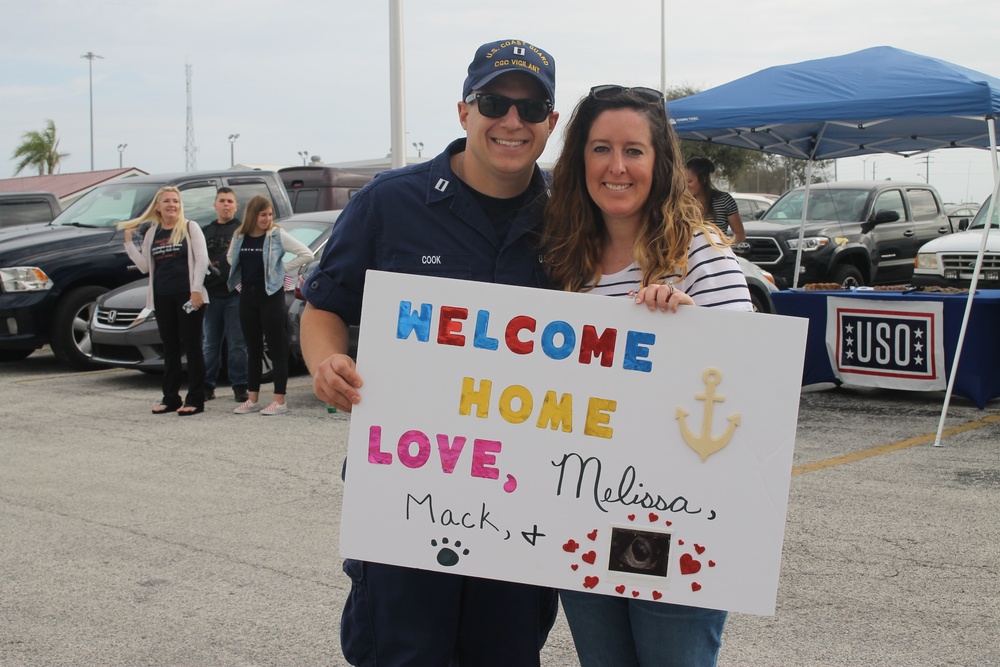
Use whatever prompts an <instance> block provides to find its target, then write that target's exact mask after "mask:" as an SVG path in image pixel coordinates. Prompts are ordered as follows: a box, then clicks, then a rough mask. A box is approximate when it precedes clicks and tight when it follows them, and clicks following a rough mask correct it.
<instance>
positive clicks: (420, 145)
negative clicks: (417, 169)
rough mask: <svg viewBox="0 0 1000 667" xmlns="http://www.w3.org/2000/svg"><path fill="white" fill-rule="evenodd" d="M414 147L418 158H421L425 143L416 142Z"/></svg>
mask: <svg viewBox="0 0 1000 667" xmlns="http://www.w3.org/2000/svg"><path fill="white" fill-rule="evenodd" d="M413 147H414V148H416V149H417V157H418V158H419V157H420V156H421V154H422V152H423V150H424V142H422V141H414V142H413Z"/></svg>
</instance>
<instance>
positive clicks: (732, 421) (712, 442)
mask: <svg viewBox="0 0 1000 667" xmlns="http://www.w3.org/2000/svg"><path fill="white" fill-rule="evenodd" d="M701 379H702V380H704V381H705V393H704V394H695V395H694V397H695V398H696V399H698V400H699V401H705V413H704V415H703V417H702V420H701V433H700V434H699V435H695V434H694V433H692V432H691V429H689V428H688V425H687V422H686V421H685V419H686V418H687V416H688V414H689V413H688V411H687V410H685V409H684V408H677V413H676V414H675V418H676V419H677V421H678V422H680V425H681V435H682V436H683V437H684V442H686V443H687V444H688V447H690V448H691V449H693V450H694V451H696V452H698V455H699V456H701V460H702V462H703V463H704V462H705V461H706V460H707V459H708V457H709V456H711V455H712V454H714V453H716V452H717V451H719V450H721V449H722V448H724V447H725V446H726V445H728V444H729V441H730V440H731V439H732V437H733V432H735V431H736V427H737V426H739V425H740V416H739V415H738V414H736V415H731V416H729V417H727V418H726V419H727V420H728V421H729V427H728V428H727V429H726V432H725V433H723V434H722V435H720V436H719V437H717V438H713V437H712V413H713V411H714V409H715V406H714V403H721V402H723V401H724V400H726V397H725V396H721V395H719V396H717V395H716V394H715V385H717V384H719V382H721V381H722V373H721V372H720V371H719V369H718V368H709V369H707V370H706V371H705V372H704V374H702V376H701Z"/></svg>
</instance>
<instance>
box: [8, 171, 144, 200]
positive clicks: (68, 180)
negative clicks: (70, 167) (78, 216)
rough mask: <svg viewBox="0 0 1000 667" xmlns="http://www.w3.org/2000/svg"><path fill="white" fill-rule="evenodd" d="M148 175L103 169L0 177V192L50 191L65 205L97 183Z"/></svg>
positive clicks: (138, 172)
mask: <svg viewBox="0 0 1000 667" xmlns="http://www.w3.org/2000/svg"><path fill="white" fill-rule="evenodd" d="M146 175H148V174H147V173H146V172H145V171H143V170H142V169H136V168H135V167H129V168H127V169H104V170H102V171H81V172H79V173H76V174H50V175H48V176H23V177H18V178H3V179H0V192H52V193H54V194H55V196H56V197H57V198H58V199H59V203H60V204H62V205H63V207H65V206H66V205H67V204H69V203H71V202H73V201H75V200H76V199H77V198H79V197H81V196H82V195H84V194H86V193H87V192H88V191H90V190H92V189H93V188H95V187H96V186H98V185H101V184H103V183H108V182H110V181H117V180H121V179H123V178H129V177H130V176H146Z"/></svg>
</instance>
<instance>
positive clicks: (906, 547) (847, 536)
mask: <svg viewBox="0 0 1000 667" xmlns="http://www.w3.org/2000/svg"><path fill="white" fill-rule="evenodd" d="M158 385H159V380H158V378H157V377H155V376H146V375H143V374H141V373H136V372H132V371H122V370H104V371H95V372H89V373H70V372H67V371H65V370H64V369H63V368H61V367H59V366H57V365H56V364H55V362H54V359H53V358H52V356H51V353H49V352H48V351H47V350H44V351H41V352H38V353H36V354H35V355H32V356H31V357H29V358H28V359H26V360H24V361H21V362H16V363H7V364H4V365H2V366H0V387H2V389H0V395H2V399H3V400H2V401H0V425H2V426H0V461H2V463H0V534H2V536H3V540H2V541H0V665H4V666H6V665H12V666H13V665H17V666H22V665H215V666H228V665H342V664H344V662H343V658H342V657H341V654H340V648H339V637H338V623H339V616H340V610H341V607H342V605H343V600H344V597H345V595H346V592H347V588H348V582H347V578H346V577H345V576H344V575H343V573H342V572H341V569H340V565H341V559H340V557H339V555H338V546H337V543H338V528H339V521H340V495H341V482H340V477H339V474H340V467H341V462H342V460H343V458H344V455H345V450H346V442H347V433H348V428H349V423H350V420H349V417H348V416H347V415H344V414H343V413H336V414H329V413H328V412H327V410H326V407H325V406H324V405H322V404H320V403H319V401H317V400H316V399H315V398H313V396H312V391H311V384H310V379H309V378H308V377H307V376H304V375H302V376H298V377H293V378H291V379H290V382H289V405H290V407H291V412H290V414H288V415H285V416H279V417H273V418H268V417H261V416H260V415H245V416H237V415H233V414H231V409H232V408H233V407H235V405H236V404H235V403H234V402H233V401H232V400H229V399H228V396H226V397H223V396H224V394H223V392H219V394H220V398H219V399H217V400H215V401H212V402H210V403H208V406H207V409H206V413H205V414H203V415H198V416H196V417H193V418H190V419H179V418H177V417H176V416H174V415H167V416H153V415H151V414H150V412H149V409H150V407H152V405H153V404H154V403H155V402H156V400H157V399H158V398H159V391H158ZM265 391H266V387H265ZM265 398H266V393H265ZM942 399H943V394H942V393H909V392H898V391H882V390H861V389H845V388H840V389H833V388H829V387H824V388H810V389H808V390H805V391H803V393H802V397H801V405H800V411H799V422H798V437H797V442H796V451H795V469H794V474H793V478H792V484H791V497H790V502H789V511H788V520H787V526H786V532H785V541H784V556H783V562H782V573H781V583H780V588H779V593H778V605H777V614H776V616H774V617H756V616H747V615H736V614H734V615H731V616H730V620H729V623H728V625H727V629H726V633H725V636H724V646H723V650H722V656H721V659H720V662H719V664H720V665H723V666H743V665H752V666H770V665H774V666H819V665H823V666H849V665H851V666H853V665H857V666H872V665H892V666H900V665H906V666H914V665H920V666H923V665H997V664H1000V633H998V630H997V628H998V627H1000V399H998V400H994V401H992V402H991V403H989V404H988V405H987V407H986V409H985V410H978V409H976V407H975V406H974V405H973V404H972V403H971V402H969V401H966V400H964V399H954V400H953V401H952V405H951V409H950V411H949V416H948V419H947V422H946V426H947V428H946V437H945V438H944V440H943V443H942V444H943V445H944V446H942V447H934V446H932V442H933V435H934V432H935V430H936V429H937V425H938V419H939V416H940V409H941V402H942ZM542 662H543V664H544V665H553V666H571V665H577V664H578V662H577V660H576V656H575V653H574V650H573V644H572V640H571V639H570V636H569V632H568V629H567V627H566V625H565V621H564V619H563V617H562V615H561V614H560V617H559V620H558V622H557V625H556V627H555V628H554V630H553V632H552V634H551V635H550V638H549V642H548V644H547V645H546V647H545V650H544V652H543V660H542Z"/></svg>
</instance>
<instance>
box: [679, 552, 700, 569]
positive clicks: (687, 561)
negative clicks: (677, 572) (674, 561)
mask: <svg viewBox="0 0 1000 667" xmlns="http://www.w3.org/2000/svg"><path fill="white" fill-rule="evenodd" d="M700 569H701V561H698V560H695V559H694V557H693V556H692V555H691V554H681V574H694V573H695V572H697V571H698V570H700Z"/></svg>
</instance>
